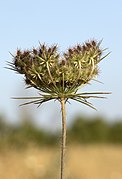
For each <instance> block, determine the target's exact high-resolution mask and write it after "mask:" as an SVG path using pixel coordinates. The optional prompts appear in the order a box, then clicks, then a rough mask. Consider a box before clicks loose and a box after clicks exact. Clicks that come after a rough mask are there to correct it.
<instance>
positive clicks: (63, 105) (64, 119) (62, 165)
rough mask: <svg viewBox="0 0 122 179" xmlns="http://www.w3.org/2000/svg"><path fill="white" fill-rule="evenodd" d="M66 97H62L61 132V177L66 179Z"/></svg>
mask: <svg viewBox="0 0 122 179" xmlns="http://www.w3.org/2000/svg"><path fill="white" fill-rule="evenodd" d="M65 103H66V101H65V99H64V98H61V111H62V134H61V170H60V179H64V168H65V167H64V165H65V149H66V109H65Z"/></svg>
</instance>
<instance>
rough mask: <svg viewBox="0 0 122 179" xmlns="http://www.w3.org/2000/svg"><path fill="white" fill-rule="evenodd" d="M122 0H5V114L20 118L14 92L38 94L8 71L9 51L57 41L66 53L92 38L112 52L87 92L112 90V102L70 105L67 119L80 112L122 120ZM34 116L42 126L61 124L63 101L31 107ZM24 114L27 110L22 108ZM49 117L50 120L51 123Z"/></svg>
mask: <svg viewBox="0 0 122 179" xmlns="http://www.w3.org/2000/svg"><path fill="white" fill-rule="evenodd" d="M121 19H122V1H121V0H116V1H113V0H107V1H106V0H102V1H98V0H92V1H90V0H86V1H82V0H60V1H59V0H51V1H49V0H45V1H42V0H34V1H29V0H26V1H25V0H21V1H18V0H11V1H7V0H4V1H0V115H3V116H6V118H8V119H9V120H10V121H12V122H16V121H18V119H19V116H20V111H22V109H21V110H20V108H19V107H18V105H19V104H20V101H19V102H18V101H14V100H12V99H11V97H13V96H17V97H18V96H24V95H36V94H37V93H36V91H35V90H30V91H27V90H25V85H24V82H23V81H24V80H23V77H22V76H21V75H19V74H15V73H14V72H12V71H9V70H6V69H5V68H4V67H5V66H6V61H11V60H12V56H11V55H10V53H9V52H11V53H13V54H14V53H15V52H16V49H17V48H21V49H28V48H29V49H31V48H32V47H38V45H39V42H40V43H44V42H45V43H46V44H47V45H51V44H58V46H59V50H60V51H61V52H62V51H65V50H67V48H68V47H71V46H74V45H76V44H77V43H83V42H85V41H87V40H90V39H96V40H98V41H99V40H101V39H103V41H102V44H101V47H102V48H108V50H107V52H111V54H110V55H109V56H108V57H107V58H106V59H104V60H103V61H102V62H101V63H100V65H99V68H100V74H99V76H98V80H100V81H102V82H103V83H104V84H100V83H96V82H92V85H88V86H86V87H85V88H84V89H82V90H83V91H110V92H112V94H111V95H109V96H108V99H107V100H96V99H93V100H92V102H93V104H94V105H95V106H96V107H97V109H98V111H97V112H96V111H93V110H92V109H89V108H88V107H86V106H83V105H81V104H79V103H76V102H71V105H70V104H67V120H68V121H70V120H71V118H72V116H74V115H76V114H88V115H94V114H96V115H99V114H100V115H101V114H102V115H104V116H106V117H107V118H108V120H114V119H115V118H116V119H117V118H122V20H121ZM28 112H29V114H30V115H34V116H35V118H36V119H35V120H36V122H37V123H38V122H39V121H40V124H41V125H43V126H46V125H49V124H50V125H54V123H55V126H58V125H59V120H60V115H61V114H60V112H61V111H60V105H59V104H58V103H57V102H51V103H48V104H45V105H43V106H42V107H41V108H38V109H37V108H36V107H35V106H31V107H29V108H28ZM21 114H22V112H21ZM47 121H48V122H47Z"/></svg>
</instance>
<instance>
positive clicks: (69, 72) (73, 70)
mask: <svg viewBox="0 0 122 179" xmlns="http://www.w3.org/2000/svg"><path fill="white" fill-rule="evenodd" d="M102 52H103V51H102V50H101V49H100V43H97V42H96V41H95V40H91V41H88V42H86V43H84V44H83V45H80V44H78V45H77V46H75V47H73V48H69V49H68V50H67V52H66V53H64V54H63V55H62V56H61V55H60V54H59V52H58V49H57V46H56V45H53V46H51V47H47V46H46V45H45V44H42V45H41V44H40V46H39V48H37V49H36V48H33V49H32V50H25V51H21V50H17V52H16V55H15V56H14V57H13V62H12V63H10V64H9V65H10V66H11V68H12V69H13V70H14V71H17V72H18V73H20V74H24V76H25V82H26V84H27V85H28V86H29V87H35V88H36V89H38V90H40V91H42V92H45V93H49V94H50V93H54V94H59V93H60V94H67V93H69V92H70V93H71V92H74V93H75V92H76V91H77V89H78V88H79V87H81V86H82V85H84V84H87V83H89V81H90V80H91V79H93V78H94V77H95V76H96V75H97V74H98V63H99V62H100V61H101V60H102V59H103V57H102Z"/></svg>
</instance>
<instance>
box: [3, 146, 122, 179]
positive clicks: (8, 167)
mask: <svg viewBox="0 0 122 179" xmlns="http://www.w3.org/2000/svg"><path fill="white" fill-rule="evenodd" d="M59 158H60V152H59V148H56V147H46V146H45V147H41V148H39V147H35V146H30V147H28V148H27V149H23V150H21V151H20V150H10V149H9V148H8V149H6V150H4V151H1V152H0V178H1V179H22V178H23V179H56V178H57V179H58V178H59V166H60V163H59ZM65 165H66V171H65V172H66V179H115V178H116V179H121V178H122V146H113V145H109V146H107V145H70V146H68V147H67V149H66V161H65Z"/></svg>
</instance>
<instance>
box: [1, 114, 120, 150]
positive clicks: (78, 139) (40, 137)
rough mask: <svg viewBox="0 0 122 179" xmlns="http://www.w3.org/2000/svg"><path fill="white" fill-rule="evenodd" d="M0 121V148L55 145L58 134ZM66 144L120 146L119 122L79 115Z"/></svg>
mask: <svg viewBox="0 0 122 179" xmlns="http://www.w3.org/2000/svg"><path fill="white" fill-rule="evenodd" d="M4 121H5V120H3V119H2V118H1V119H0V148H6V147H13V148H20V149H23V148H25V147H28V146H29V145H31V144H32V145H37V146H39V147H42V146H44V145H49V146H56V145H57V144H58V143H59V142H58V140H60V132H59V131H58V132H56V133H55V134H52V133H51V132H49V131H48V132H47V131H46V130H42V129H38V128H37V127H36V126H35V125H34V124H33V123H32V122H29V119H27V120H26V121H25V122H23V123H22V124H21V125H18V126H12V125H10V124H9V123H5V122H4ZM68 143H69V144H71V143H77V144H89V143H92V144H93V143H108V144H109V143H110V144H122V121H121V120H119V121H118V122H114V123H108V122H107V120H105V119H104V118H102V117H95V118H88V117H83V116H79V117H76V118H75V119H74V120H73V123H72V124H71V125H70V127H69V128H68Z"/></svg>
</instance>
